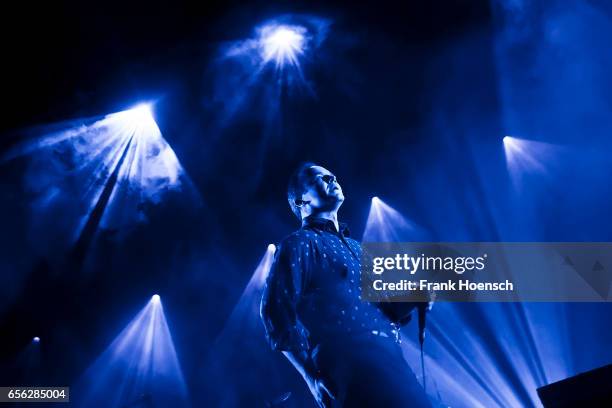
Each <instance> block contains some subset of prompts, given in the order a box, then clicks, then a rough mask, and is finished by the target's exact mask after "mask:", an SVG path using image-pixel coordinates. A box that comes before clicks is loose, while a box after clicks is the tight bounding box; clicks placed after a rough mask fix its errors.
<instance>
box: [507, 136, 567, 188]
mask: <svg viewBox="0 0 612 408" xmlns="http://www.w3.org/2000/svg"><path fill="white" fill-rule="evenodd" d="M503 142H504V152H505V155H506V166H507V168H508V173H509V174H510V178H511V181H512V184H513V186H514V188H515V189H516V190H521V189H522V188H523V185H524V182H525V179H526V177H529V176H536V177H541V178H544V179H548V178H550V177H551V175H552V173H553V172H552V170H553V168H554V167H556V166H558V164H559V162H560V154H562V153H563V149H562V148H561V147H560V146H557V145H553V144H550V143H545V142H537V141H534V140H527V139H520V138H517V137H513V136H505V137H504V138H503Z"/></svg>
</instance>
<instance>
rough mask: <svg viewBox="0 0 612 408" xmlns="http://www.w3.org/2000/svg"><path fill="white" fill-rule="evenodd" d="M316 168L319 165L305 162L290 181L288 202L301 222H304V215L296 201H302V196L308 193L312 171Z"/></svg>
mask: <svg viewBox="0 0 612 408" xmlns="http://www.w3.org/2000/svg"><path fill="white" fill-rule="evenodd" d="M314 166H317V164H315V163H313V162H304V163H302V164H300V165H299V166H298V168H297V169H295V171H294V172H293V174H292V175H291V178H290V179H289V186H288V187H287V201H289V206H290V207H291V211H293V214H295V216H296V217H297V218H298V220H300V221H301V220H302V214H301V212H300V207H298V206H297V204H296V203H295V201H296V200H299V199H301V198H302V194H304V193H305V192H306V182H307V181H309V176H311V175H312V171H311V169H312V167H314Z"/></svg>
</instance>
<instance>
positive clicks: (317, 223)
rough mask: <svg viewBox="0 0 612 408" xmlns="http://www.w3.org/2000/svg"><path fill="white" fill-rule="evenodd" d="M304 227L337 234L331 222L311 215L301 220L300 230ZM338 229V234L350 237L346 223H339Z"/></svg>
mask: <svg viewBox="0 0 612 408" xmlns="http://www.w3.org/2000/svg"><path fill="white" fill-rule="evenodd" d="M304 227H310V228H316V229H320V230H322V231H327V232H333V233H335V234H337V233H338V231H336V226H335V225H334V222H333V221H331V220H328V219H326V218H321V217H316V216H312V215H311V216H309V217H306V218H304V219H303V220H302V228H304ZM338 227H339V228H340V234H342V236H344V237H348V236H350V231H349V229H348V225H347V224H346V223H344V222H339V223H338Z"/></svg>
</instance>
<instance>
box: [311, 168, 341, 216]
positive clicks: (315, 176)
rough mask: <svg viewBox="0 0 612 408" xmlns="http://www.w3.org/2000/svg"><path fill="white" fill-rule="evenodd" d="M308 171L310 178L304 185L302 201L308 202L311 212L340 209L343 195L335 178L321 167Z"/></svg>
mask: <svg viewBox="0 0 612 408" xmlns="http://www.w3.org/2000/svg"><path fill="white" fill-rule="evenodd" d="M310 171H311V176H310V179H309V181H308V182H307V183H306V186H305V187H306V192H305V193H304V194H303V195H302V200H303V201H305V202H309V203H308V204H310V207H311V208H312V209H313V210H319V211H333V210H337V209H338V208H340V205H342V202H343V201H344V194H343V193H342V188H341V187H340V184H338V180H337V179H336V176H334V175H333V174H332V173H331V172H330V171H329V170H327V169H326V168H324V167H321V166H313V167H311V168H310Z"/></svg>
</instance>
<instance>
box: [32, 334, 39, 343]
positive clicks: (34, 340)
mask: <svg viewBox="0 0 612 408" xmlns="http://www.w3.org/2000/svg"><path fill="white" fill-rule="evenodd" d="M32 341H33V342H34V343H40V337H38V336H37V337H34V338H33V339H32Z"/></svg>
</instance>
